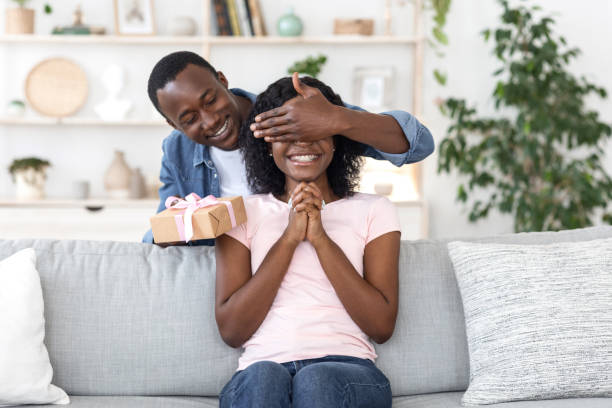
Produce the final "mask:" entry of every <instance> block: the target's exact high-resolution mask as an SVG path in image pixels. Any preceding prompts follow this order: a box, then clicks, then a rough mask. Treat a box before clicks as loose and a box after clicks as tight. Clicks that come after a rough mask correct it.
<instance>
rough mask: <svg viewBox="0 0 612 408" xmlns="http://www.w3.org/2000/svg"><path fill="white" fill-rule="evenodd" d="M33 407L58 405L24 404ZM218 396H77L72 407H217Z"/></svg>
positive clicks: (47, 407)
mask: <svg viewBox="0 0 612 408" xmlns="http://www.w3.org/2000/svg"><path fill="white" fill-rule="evenodd" d="M24 406H25V407H31V408H57V405H24ZM218 406H219V400H218V399H217V398H199V397H82V396H81V397H75V396H72V395H71V396H70V408H217V407H218Z"/></svg>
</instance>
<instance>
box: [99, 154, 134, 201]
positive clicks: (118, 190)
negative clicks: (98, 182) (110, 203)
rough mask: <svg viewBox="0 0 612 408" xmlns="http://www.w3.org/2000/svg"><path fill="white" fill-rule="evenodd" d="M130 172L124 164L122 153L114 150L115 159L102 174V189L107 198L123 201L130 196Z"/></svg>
mask: <svg viewBox="0 0 612 408" xmlns="http://www.w3.org/2000/svg"><path fill="white" fill-rule="evenodd" d="M131 175H132V170H131V169H130V167H129V166H128V165H127V163H126V162H125V155H124V153H123V152H122V151H119V150H115V157H114V158H113V162H112V163H111V164H110V166H109V167H108V169H107V170H106V173H105V174H104V188H105V189H106V192H107V193H108V195H109V197H111V198H117V199H125V198H128V197H129V194H130V177H131Z"/></svg>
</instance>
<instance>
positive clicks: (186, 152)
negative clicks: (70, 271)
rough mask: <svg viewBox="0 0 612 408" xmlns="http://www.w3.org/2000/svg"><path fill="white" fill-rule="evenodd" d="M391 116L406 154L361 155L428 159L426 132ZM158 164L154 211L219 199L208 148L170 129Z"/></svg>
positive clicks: (405, 116) (408, 119) (407, 117)
mask: <svg viewBox="0 0 612 408" xmlns="http://www.w3.org/2000/svg"><path fill="white" fill-rule="evenodd" d="M231 92H232V93H233V94H234V95H238V96H243V97H246V98H249V99H250V100H251V101H252V102H255V99H256V97H257V95H255V94H252V93H250V92H246V91H243V90H242V89H238V88H234V89H231ZM345 106H346V107H347V108H350V109H354V110H363V109H361V108H359V107H357V106H352V105H348V104H346V105H345ZM383 114H385V115H390V116H393V118H394V119H395V120H396V121H397V123H399V125H400V126H401V127H402V130H403V131H404V135H405V136H406V139H407V140H408V143H409V144H410V148H409V149H408V151H407V152H405V153H401V154H399V153H398V154H393V153H385V152H381V151H379V150H376V149H374V148H373V147H371V146H367V145H364V150H363V156H366V157H372V158H374V159H377V160H387V161H388V162H391V163H393V164H394V165H395V166H398V167H400V166H402V165H404V164H409V163H416V162H418V161H421V160H423V159H424V158H425V157H427V156H429V155H430V154H431V153H432V152H433V150H434V141H433V137H432V135H431V133H430V132H429V130H428V129H427V128H426V127H425V126H423V125H422V124H421V123H419V121H418V120H416V118H415V117H414V116H412V115H411V114H410V113H408V112H404V111H390V112H383ZM162 151H163V153H164V154H163V157H162V165H161V172H160V175H159V179H160V181H161V182H162V183H163V186H162V187H161V188H160V189H159V198H160V203H159V207H158V208H157V212H160V211H163V210H165V209H166V207H165V202H166V198H168V197H170V196H178V197H185V196H186V195H188V194H189V193H196V194H198V195H199V196H200V197H205V196H207V195H209V194H212V195H214V196H215V197H219V192H220V184H219V174H218V173H217V169H216V168H215V165H214V163H213V161H212V159H211V157H210V150H209V148H208V146H205V145H202V144H199V143H195V142H193V141H192V140H190V139H189V138H187V136H185V135H184V134H183V133H181V132H179V131H177V130H174V131H173V132H172V133H170V135H169V136H168V137H166V138H165V139H164V141H163V144H162ZM142 242H148V243H153V234H152V232H151V230H149V231H147V233H146V234H145V235H144V237H143V239H142ZM190 244H191V245H214V240H212V239H209V240H200V241H193V242H191V243H190Z"/></svg>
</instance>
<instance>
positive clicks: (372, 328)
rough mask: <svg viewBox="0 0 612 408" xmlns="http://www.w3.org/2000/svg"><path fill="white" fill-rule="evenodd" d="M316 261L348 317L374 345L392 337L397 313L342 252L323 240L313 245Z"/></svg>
mask: <svg viewBox="0 0 612 408" xmlns="http://www.w3.org/2000/svg"><path fill="white" fill-rule="evenodd" d="M313 246H314V247H315V250H316V252H317V255H318V257H319V262H321V266H322V267H323V270H324V271H325V274H326V275H327V278H328V279H329V281H330V283H331V284H332V286H333V287H334V290H335V291H336V294H337V295H338V298H339V299H340V301H341V302H342V304H343V305H344V308H345V309H346V311H347V312H348V314H349V316H351V318H352V319H353V321H354V322H355V323H356V324H357V326H359V328H360V329H361V330H363V332H364V333H365V334H367V335H368V336H370V337H371V338H372V339H373V340H374V341H375V342H377V343H384V342H385V341H386V340H387V339H388V338H389V337H391V335H392V334H393V329H394V327H395V318H396V313H397V310H396V309H395V307H394V306H393V305H391V304H390V302H389V301H388V299H386V298H385V296H384V295H383V293H382V292H380V291H379V290H378V289H377V288H375V287H374V286H372V285H371V284H369V283H368V282H367V281H366V280H365V279H363V278H362V277H361V276H360V275H359V274H358V273H357V271H356V270H355V268H354V267H353V265H352V264H351V263H350V261H349V260H348V258H347V257H346V255H345V254H344V252H343V251H342V249H341V248H340V247H339V246H338V245H337V244H336V243H335V242H334V241H332V240H331V238H329V237H327V236H326V237H325V238H324V239H322V240H321V241H319V242H316V243H314V244H313Z"/></svg>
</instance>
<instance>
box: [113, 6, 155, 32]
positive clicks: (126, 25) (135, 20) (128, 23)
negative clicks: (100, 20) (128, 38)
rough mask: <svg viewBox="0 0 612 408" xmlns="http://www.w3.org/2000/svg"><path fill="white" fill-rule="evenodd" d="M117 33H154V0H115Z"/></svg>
mask: <svg viewBox="0 0 612 408" xmlns="http://www.w3.org/2000/svg"><path fill="white" fill-rule="evenodd" d="M114 1H115V31H116V33H117V35H154V34H155V16H154V13H153V0H114Z"/></svg>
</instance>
